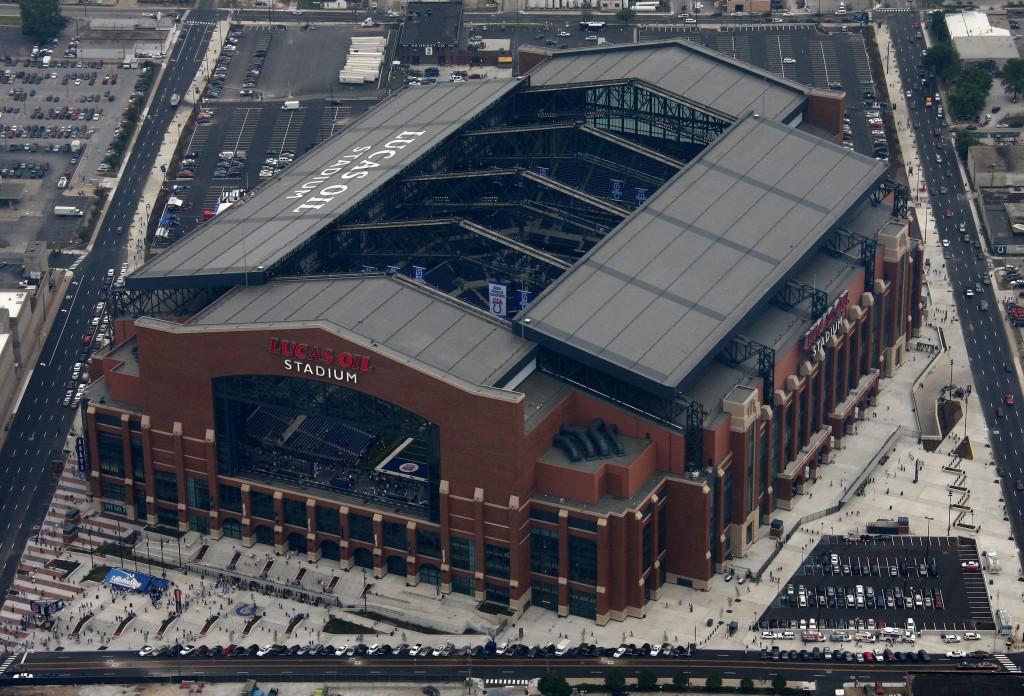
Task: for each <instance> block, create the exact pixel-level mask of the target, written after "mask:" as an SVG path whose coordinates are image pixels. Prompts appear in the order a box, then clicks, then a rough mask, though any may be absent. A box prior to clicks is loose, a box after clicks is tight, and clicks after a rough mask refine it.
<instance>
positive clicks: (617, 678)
mask: <svg viewBox="0 0 1024 696" xmlns="http://www.w3.org/2000/svg"><path fill="white" fill-rule="evenodd" d="M604 688H606V689H608V691H612V692H615V691H622V690H623V689H625V688H626V678H625V677H624V676H622V672H620V671H619V670H618V669H616V668H614V667H613V668H612V669H610V670H608V671H607V672H605V675H604Z"/></svg>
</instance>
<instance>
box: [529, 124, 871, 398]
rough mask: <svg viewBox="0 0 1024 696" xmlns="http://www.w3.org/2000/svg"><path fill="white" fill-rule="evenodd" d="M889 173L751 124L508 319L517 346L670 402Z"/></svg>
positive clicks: (794, 133) (787, 131) (806, 139)
mask: <svg viewBox="0 0 1024 696" xmlns="http://www.w3.org/2000/svg"><path fill="white" fill-rule="evenodd" d="M885 171H886V165H885V164H883V163H881V162H877V161H875V160H873V159H869V158H867V157H864V156H862V155H858V154H856V153H854V152H851V151H849V150H846V149H844V148H842V147H839V146H837V145H835V144H833V143H830V142H828V141H825V140H821V139H820V138H816V137H814V136H812V135H808V134H806V133H803V132H801V131H799V130H796V129H793V128H790V127H787V126H784V125H782V124H780V123H778V122H775V121H768V120H766V119H761V118H757V117H754V116H753V115H750V116H747V117H746V118H743V119H741V120H740V121H738V122H737V123H736V124H735V125H733V127H732V128H730V129H729V130H728V131H727V132H726V133H725V134H723V135H722V136H721V137H720V138H719V139H718V140H717V141H716V142H715V143H713V144H712V145H711V146H710V147H708V148H707V149H706V150H705V151H704V152H703V153H701V155H700V156H699V157H698V158H697V159H695V160H694V161H693V162H691V163H690V164H689V165H688V166H687V168H686V169H684V170H683V171H681V172H680V173H679V174H678V175H677V176H676V177H675V178H674V179H673V180H672V181H670V182H669V183H667V184H666V185H665V186H663V187H662V188H661V189H660V190H659V191H658V192H657V194H655V195H654V196H652V197H651V198H650V199H649V200H648V201H647V202H646V204H645V205H644V206H642V207H641V208H640V209H638V210H637V212H636V213H634V214H633V215H632V216H631V217H630V218H629V219H627V220H625V221H623V223H622V224H621V225H620V226H619V227H617V228H616V229H615V230H613V231H612V233H611V234H609V235H608V236H607V237H605V238H604V240H602V241H601V243H600V244H598V245H597V246H595V247H594V248H593V249H591V250H590V252H589V253H588V254H587V256H585V257H584V258H583V259H582V260H581V261H580V262H578V263H577V264H576V265H575V266H574V267H573V268H572V269H571V270H570V271H568V272H567V273H565V274H564V275H562V276H561V278H559V279H558V280H557V281H556V282H555V283H554V284H552V285H551V286H550V287H549V288H548V289H547V290H545V291H544V292H543V293H542V294H541V295H540V296H539V297H538V298H537V300H536V301H535V302H534V303H533V304H531V305H530V307H529V308H528V309H527V310H526V311H525V312H524V313H521V314H520V316H519V317H518V321H520V322H525V326H524V330H525V335H526V336H527V338H532V339H535V340H537V341H539V342H541V343H543V344H545V345H549V346H551V347H552V349H553V350H556V351H559V352H562V353H566V354H569V355H571V356H572V357H575V358H577V359H580V360H583V361H586V362H590V363H592V364H596V365H597V366H599V367H600V368H601V369H604V370H606V371H608V372H610V373H612V374H615V375H617V376H619V377H621V378H627V379H631V380H633V381H640V382H642V383H644V385H645V387H647V388H649V389H652V390H655V391H659V392H662V393H666V394H667V393H670V392H671V391H672V390H674V389H676V388H678V386H679V385H680V384H681V383H682V382H683V380H684V379H686V378H687V377H688V376H691V375H694V374H695V373H696V370H697V368H699V366H700V365H701V364H702V363H703V362H705V361H706V360H708V359H710V357H713V356H714V354H715V353H716V352H717V350H718V349H719V347H720V346H721V345H722V344H723V342H724V341H725V340H727V339H728V337H729V336H730V335H731V333H732V332H733V331H734V330H735V329H736V327H737V325H738V324H739V323H740V322H741V321H742V320H743V319H744V318H745V317H747V316H748V315H749V314H750V313H751V312H752V311H753V310H754V309H755V308H756V307H757V306H758V305H759V304H760V303H762V302H764V301H766V300H767V298H768V297H770V296H771V295H772V294H773V291H774V289H775V288H776V287H777V285H778V284H779V283H780V282H782V281H783V280H784V279H785V277H786V276H787V274H788V273H789V272H790V271H792V269H794V268H796V267H798V266H799V264H800V263H802V262H803V260H804V259H805V258H806V257H807V256H808V255H809V254H811V253H813V252H814V250H815V249H816V248H817V247H818V246H819V245H820V243H821V241H822V239H823V237H824V236H825V235H826V233H827V232H828V231H829V230H830V229H831V228H833V227H834V226H835V225H836V223H838V222H839V221H840V219H841V217H842V216H843V215H845V214H846V213H847V211H848V210H850V208H852V207H854V206H855V205H856V204H857V203H858V201H860V200H862V199H863V198H864V197H865V196H866V194H867V193H868V192H870V191H871V190H873V189H874V187H875V186H876V185H877V183H878V181H879V180H880V179H881V177H882V176H883V175H884V173H885Z"/></svg>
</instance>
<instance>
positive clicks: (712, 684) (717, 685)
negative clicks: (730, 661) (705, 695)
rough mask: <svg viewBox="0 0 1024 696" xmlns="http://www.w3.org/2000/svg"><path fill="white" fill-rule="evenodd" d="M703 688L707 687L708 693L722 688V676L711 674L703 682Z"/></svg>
mask: <svg viewBox="0 0 1024 696" xmlns="http://www.w3.org/2000/svg"><path fill="white" fill-rule="evenodd" d="M704 686H705V687H707V690H708V691H718V690H719V689H721V688H722V675H721V674H719V673H718V672H712V673H711V674H709V675H708V678H707V679H705V680H704Z"/></svg>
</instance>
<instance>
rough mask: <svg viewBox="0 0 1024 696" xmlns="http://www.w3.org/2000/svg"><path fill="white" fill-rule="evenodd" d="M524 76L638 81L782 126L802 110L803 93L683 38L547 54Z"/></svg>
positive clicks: (556, 81)
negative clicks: (549, 55)
mask: <svg viewBox="0 0 1024 696" xmlns="http://www.w3.org/2000/svg"><path fill="white" fill-rule="evenodd" d="M529 78H530V84H531V85H532V86H538V87H539V86H550V85H562V84H570V83H587V82H602V81H608V80H621V79H625V78H638V79H641V80H644V81H645V82H650V83H652V84H654V85H657V86H658V87H660V88H661V89H663V90H666V91H668V92H673V93H675V94H677V95H679V96H680V97H682V98H684V99H687V100H689V101H692V102H696V103H698V104H703V105H706V106H707V107H710V108H712V109H715V110H717V111H720V112H722V113H725V114H729V115H730V116H733V117H738V116H741V115H742V114H745V113H747V112H748V111H754V112H755V113H759V114H761V115H763V116H767V117H769V118H774V119H776V120H779V121H783V122H785V121H787V120H788V119H789V118H790V117H791V116H792V115H793V114H795V113H797V112H799V111H800V110H801V109H802V107H803V104H804V100H805V96H804V95H805V93H806V92H807V90H808V88H807V87H806V86H804V85H801V84H800V83H798V82H793V81H791V80H786V79H783V78H781V77H779V76H778V75H775V74H774V73H771V72H768V71H767V70H761V69H760V68H756V67H754V66H752V65H750V64H749V63H743V62H741V61H738V60H733V59H732V58H729V57H728V56H724V55H722V54H721V53H717V52H716V51H712V50H711V49H709V48H705V47H703V46H698V45H696V44H693V43H690V42H689V41H683V40H670V41H659V42H656V43H645V44H625V45H621V46H613V47H608V46H600V47H597V48H581V49H575V50H574V49H570V50H562V51H553V52H552V56H551V58H548V59H547V60H546V61H544V62H543V63H541V64H540V65H538V66H537V67H536V68H534V69H533V70H531V71H530V73H529Z"/></svg>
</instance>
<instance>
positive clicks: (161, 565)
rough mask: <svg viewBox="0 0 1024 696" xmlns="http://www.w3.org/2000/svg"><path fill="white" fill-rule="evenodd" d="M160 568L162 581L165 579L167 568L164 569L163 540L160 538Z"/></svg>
mask: <svg viewBox="0 0 1024 696" xmlns="http://www.w3.org/2000/svg"><path fill="white" fill-rule="evenodd" d="M160 568H161V570H163V576H164V579H166V578H167V568H165V567H164V538H163V537H160Z"/></svg>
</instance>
